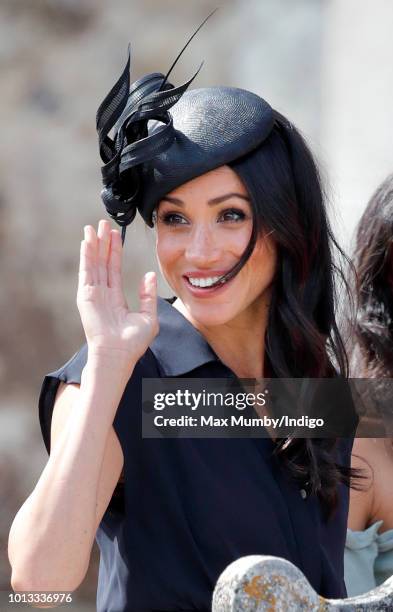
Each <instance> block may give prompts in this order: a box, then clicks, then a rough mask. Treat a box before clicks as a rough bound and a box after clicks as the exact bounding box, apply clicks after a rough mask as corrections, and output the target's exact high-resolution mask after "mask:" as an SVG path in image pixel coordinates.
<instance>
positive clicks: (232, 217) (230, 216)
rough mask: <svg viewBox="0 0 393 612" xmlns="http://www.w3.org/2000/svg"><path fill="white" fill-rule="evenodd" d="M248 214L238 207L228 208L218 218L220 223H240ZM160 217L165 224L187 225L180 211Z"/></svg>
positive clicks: (163, 214) (160, 215)
mask: <svg viewBox="0 0 393 612" xmlns="http://www.w3.org/2000/svg"><path fill="white" fill-rule="evenodd" d="M247 218H248V216H247V215H246V214H245V213H244V211H242V210H240V209H238V208H228V209H226V210H223V211H222V212H221V213H220V214H219V215H218V218H217V221H218V222H220V223H222V222H223V223H239V222H241V221H243V220H244V219H247ZM158 219H159V220H160V221H161V222H162V223H164V224H165V225H170V226H176V225H187V224H188V221H187V219H185V217H183V216H182V215H180V214H179V213H162V214H159V215H158Z"/></svg>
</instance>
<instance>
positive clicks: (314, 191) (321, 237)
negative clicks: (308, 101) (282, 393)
mask: <svg viewBox="0 0 393 612" xmlns="http://www.w3.org/2000/svg"><path fill="white" fill-rule="evenodd" d="M228 165H229V166H230V167H231V168H232V169H233V170H234V171H235V172H236V173H237V174H238V176H239V177H240V178H241V179H242V181H243V182H244V184H245V186H246V188H247V190H248V192H249V195H250V198H251V204H252V208H253V216H254V225H253V231H252V235H251V239H250V243H249V244H248V246H247V249H246V250H245V251H244V253H243V255H242V257H241V259H240V260H239V262H238V263H237V264H236V266H235V267H234V268H233V269H232V270H231V271H230V272H229V273H228V275H229V276H230V277H231V276H232V275H233V274H236V273H237V272H238V271H239V270H240V269H241V268H242V267H243V265H244V264H245V262H246V261H247V259H248V258H249V256H250V255H251V253H252V251H253V248H254V245H255V242H256V240H257V238H258V236H261V235H262V236H263V234H264V233H266V231H272V230H273V238H274V239H275V243H276V247H277V252H278V264H277V271H276V274H275V278H274V280H273V287H272V299H271V304H270V309H269V319H268V325H267V333H266V349H265V350H266V359H267V362H268V365H269V370H270V373H271V374H272V376H277V377H283V378H298V377H299V378H333V377H342V378H344V379H345V378H347V377H348V358H347V354H346V350H345V346H344V342H343V339H342V337H341V335H340V332H339V329H338V325H337V322H336V305H337V299H336V298H337V287H338V286H343V287H344V289H345V290H346V291H347V294H348V295H349V291H350V289H349V285H348V283H347V281H346V279H345V275H344V273H343V266H342V264H340V260H341V262H343V261H345V262H346V263H348V258H347V257H346V256H345V254H344V253H343V251H342V250H341V248H340V247H339V245H338V243H337V242H336V240H335V238H334V236H333V234H332V231H331V228H330V225H329V221H328V218H327V212H326V205H325V196H324V193H323V189H322V182H321V179H320V175H319V171H318V168H317V165H316V163H315V161H314V159H313V156H312V154H311V152H310V150H309V148H308V146H307V145H306V143H305V141H304V139H303V138H302V136H301V135H300V133H299V132H298V131H297V129H296V128H295V127H294V126H293V125H292V124H291V123H289V122H288V120H287V119H285V117H283V116H282V115H281V114H279V113H278V112H275V125H274V128H273V130H272V132H271V134H270V136H269V137H268V138H267V139H266V141H265V142H264V143H263V144H262V145H261V146H260V147H259V148H258V149H256V150H255V151H253V152H251V153H249V154H248V155H246V156H244V157H243V158H240V159H238V160H236V161H234V162H232V163H230V164H228ZM334 252H335V254H336V257H334ZM337 255H338V256H339V257H338V258H337ZM343 409H344V410H345V409H346V406H345V405H344V406H343ZM337 446H338V439H337V438H328V439H305V438H295V437H293V438H288V439H279V440H277V442H276V454H277V455H278V456H279V458H280V460H281V461H282V462H283V463H284V464H285V466H286V468H287V469H288V470H289V472H290V474H291V476H292V477H293V478H294V479H295V480H296V481H298V482H299V483H302V486H304V484H305V483H306V484H307V487H308V491H309V492H310V493H311V494H317V495H318V497H319V499H320V501H321V502H322V507H323V508H324V509H325V511H326V515H327V516H329V515H331V514H333V512H334V509H335V508H336V506H337V503H338V485H339V483H344V484H345V485H347V486H354V484H353V481H354V479H355V478H356V477H357V476H358V474H357V473H356V471H355V470H353V469H351V468H350V467H349V466H346V465H341V464H340V463H339V462H338V461H336V460H335V452H336V450H337V449H336V447H337ZM336 459H337V457H336Z"/></svg>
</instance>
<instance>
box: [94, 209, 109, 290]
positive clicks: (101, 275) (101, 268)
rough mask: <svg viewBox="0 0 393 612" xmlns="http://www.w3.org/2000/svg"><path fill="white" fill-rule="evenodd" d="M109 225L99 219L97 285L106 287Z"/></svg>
mask: <svg viewBox="0 0 393 612" xmlns="http://www.w3.org/2000/svg"><path fill="white" fill-rule="evenodd" d="M110 231H111V224H110V223H109V221H106V220H103V219H101V221H100V222H99V224H98V231H97V240H98V283H99V284H100V285H105V286H107V285H108V252H109V239H110Z"/></svg>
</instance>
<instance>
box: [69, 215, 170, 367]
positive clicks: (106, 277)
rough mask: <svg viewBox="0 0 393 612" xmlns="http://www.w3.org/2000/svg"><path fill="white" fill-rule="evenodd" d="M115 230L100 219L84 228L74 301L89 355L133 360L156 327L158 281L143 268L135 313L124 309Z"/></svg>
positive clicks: (153, 274)
mask: <svg viewBox="0 0 393 612" xmlns="http://www.w3.org/2000/svg"><path fill="white" fill-rule="evenodd" d="M121 268H122V243H121V236H120V232H119V231H118V230H116V229H111V225H110V223H109V221H104V220H101V221H100V222H99V224H98V231H97V233H96V232H95V230H94V228H93V227H92V226H91V225H87V226H86V227H85V229H84V240H82V242H81V251H80V267H79V282H78V294H77V305H78V310H79V314H80V317H81V320H82V325H83V328H84V331H85V334H86V340H87V344H88V349H89V357H90V355H97V356H98V355H101V356H103V357H104V358H105V359H106V358H109V359H113V360H121V361H122V362H129V363H130V364H131V363H135V362H136V361H137V360H138V359H139V358H140V357H141V356H142V355H143V354H144V353H145V351H146V349H147V347H148V346H149V344H150V343H151V341H152V340H153V338H154V337H155V336H156V335H157V333H158V330H159V325H158V319H157V281H156V275H155V273H154V272H147V273H146V274H145V275H144V276H143V278H142V279H141V282H140V285H139V303H140V308H139V312H131V311H130V310H129V308H128V305H127V302H126V299H125V296H124V292H123V285H122V276H121Z"/></svg>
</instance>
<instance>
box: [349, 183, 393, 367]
mask: <svg viewBox="0 0 393 612" xmlns="http://www.w3.org/2000/svg"><path fill="white" fill-rule="evenodd" d="M392 258H393V174H391V175H390V176H388V177H387V178H386V179H385V181H384V182H383V183H382V184H381V185H380V186H379V187H378V189H377V190H376V191H375V193H374V194H373V196H372V197H371V199H370V201H369V203H368V204H367V207H366V210H365V211H364V213H363V215H362V217H361V219H360V222H359V225H358V228H357V232H356V244H355V252H354V258H353V259H354V264H355V268H356V281H355V282H356V285H355V286H356V300H357V310H356V313H357V314H356V321H355V325H354V330H353V331H354V333H353V338H354V341H355V347H356V357H355V363H354V372H355V374H356V376H359V377H364V378H392V377H393V259H392ZM356 345H357V346H356Z"/></svg>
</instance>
